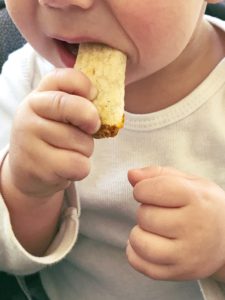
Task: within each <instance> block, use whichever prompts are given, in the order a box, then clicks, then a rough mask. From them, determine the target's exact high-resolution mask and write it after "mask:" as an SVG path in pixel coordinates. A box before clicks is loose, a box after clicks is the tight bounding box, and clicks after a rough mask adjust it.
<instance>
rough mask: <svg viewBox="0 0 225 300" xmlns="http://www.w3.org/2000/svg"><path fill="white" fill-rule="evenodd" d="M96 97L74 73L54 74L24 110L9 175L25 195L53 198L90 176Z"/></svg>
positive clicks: (19, 115)
mask: <svg viewBox="0 0 225 300" xmlns="http://www.w3.org/2000/svg"><path fill="white" fill-rule="evenodd" d="M95 96H96V91H95V90H94V88H93V87H92V84H91V83H90V81H89V80H88V78H87V77H86V76H84V75H83V74H81V73H80V72H78V71H75V70H73V69H58V70H56V71H53V72H52V73H50V74H48V75H47V76H46V77H45V78H44V79H43V80H42V81H41V83H40V84H39V86H38V88H37V89H36V90H35V91H34V92H32V93H31V94H30V95H29V96H28V97H27V98H26V99H25V101H24V102H23V103H22V104H21V105H20V107H19V109H18V112H17V114H16V117H15V121H14V124H13V129H12V135H11V142H10V151H9V157H8V161H9V164H8V166H9V174H10V176H11V179H12V181H13V184H14V185H15V186H16V187H17V189H18V190H19V191H21V192H22V193H23V194H26V195H30V196H34V197H46V196H51V195H53V194H54V193H56V192H58V191H60V190H63V189H65V188H66V187H67V186H68V185H69V184H70V182H71V181H72V180H80V179H82V178H84V177H85V176H87V175H88V173H89V169H90V161H89V158H90V156H91V154H92V152H93V145H94V143H93V138H92V136H91V134H93V133H95V132H96V131H97V129H98V128H99V126H100V120H99V117H98V113H97V110H96V108H95V106H94V105H93V103H92V102H91V101H89V100H88V99H93V98H94V97H95Z"/></svg>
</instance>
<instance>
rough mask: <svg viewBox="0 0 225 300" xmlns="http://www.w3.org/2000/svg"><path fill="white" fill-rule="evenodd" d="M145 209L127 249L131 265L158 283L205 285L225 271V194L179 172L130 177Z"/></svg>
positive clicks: (142, 171) (146, 170) (140, 172)
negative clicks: (224, 268) (205, 280)
mask: <svg viewBox="0 0 225 300" xmlns="http://www.w3.org/2000/svg"><path fill="white" fill-rule="evenodd" d="M128 178H129V181H130V183H131V184H132V185H133V186H134V198H135V199H136V200H137V201H138V202H140V203H141V205H140V207H139V209H138V213H137V223H138V225H137V226H136V227H134V228H133V230H132V231H131V234H130V237H129V242H128V246H127V256H128V260H129V262H130V264H131V265H132V266H133V267H134V268H135V269H137V270H138V271H140V272H142V273H144V274H145V275H147V276H149V277H151V278H153V279H158V280H189V279H200V278H203V277H207V276H210V275H212V274H213V273H215V272H216V271H217V270H218V269H220V268H221V267H222V266H223V265H225V192H224V191H223V190H222V189H221V188H220V187H219V186H217V185H216V184H215V183H213V182H210V181H208V180H205V179H202V178H199V177H194V176H189V175H186V174H184V173H181V172H179V171H177V170H175V169H170V168H161V167H149V168H144V169H139V170H131V171H129V174H128Z"/></svg>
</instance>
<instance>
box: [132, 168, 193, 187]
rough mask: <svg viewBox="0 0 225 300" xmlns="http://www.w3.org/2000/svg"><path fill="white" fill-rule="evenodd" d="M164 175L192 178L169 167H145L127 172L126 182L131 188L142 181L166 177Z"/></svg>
mask: <svg viewBox="0 0 225 300" xmlns="http://www.w3.org/2000/svg"><path fill="white" fill-rule="evenodd" d="M166 175H169V176H179V177H185V178H193V177H191V176H189V175H187V174H185V173H183V172H181V171H178V170H176V169H174V168H171V167H161V166H150V167H145V168H140V169H131V170H129V171H128V180H129V182H130V184H131V185H132V186H135V185H136V184H137V183H138V182H140V181H142V180H144V179H148V178H153V177H158V176H166Z"/></svg>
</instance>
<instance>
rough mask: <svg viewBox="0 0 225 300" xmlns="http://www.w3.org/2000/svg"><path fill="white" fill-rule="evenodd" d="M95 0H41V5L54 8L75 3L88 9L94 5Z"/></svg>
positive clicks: (65, 6)
mask: <svg viewBox="0 0 225 300" xmlns="http://www.w3.org/2000/svg"><path fill="white" fill-rule="evenodd" d="M94 1H95V0H39V3H40V4H41V5H46V6H49V7H52V8H67V7H68V6H71V5H74V6H78V7H80V8H83V9H88V8H90V7H91V6H92V5H93V2H94Z"/></svg>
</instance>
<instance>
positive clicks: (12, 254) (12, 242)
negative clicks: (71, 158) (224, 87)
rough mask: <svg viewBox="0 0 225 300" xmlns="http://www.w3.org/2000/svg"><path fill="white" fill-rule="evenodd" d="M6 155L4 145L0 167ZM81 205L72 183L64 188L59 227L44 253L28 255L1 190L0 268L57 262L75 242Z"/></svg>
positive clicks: (17, 269) (21, 270)
mask: <svg viewBox="0 0 225 300" xmlns="http://www.w3.org/2000/svg"><path fill="white" fill-rule="evenodd" d="M6 155H7V148H6V149H4V150H2V151H1V152H0V168H1V165H2V162H3V161H4V158H5V157H6ZM79 215H80V206H79V199H78V197H77V195H76V189H75V184H74V183H73V184H71V186H70V187H69V188H68V189H67V190H66V192H65V207H64V211H63V213H62V216H61V222H60V228H59V231H58V233H57V234H56V236H55V238H54V240H53V242H52V243H51V245H50V246H49V248H48V250H47V251H46V253H45V255H44V256H43V257H36V256H33V255H31V254H30V253H28V252H27V251H26V249H24V248H23V246H22V245H21V244H20V243H19V241H18V240H17V238H16V236H15V234H14V232H13V229H12V225H11V222H10V215H9V212H8V209H7V207H6V205H5V202H4V199H3V196H2V195H1V194H0V228H1V232H0V268H1V270H2V271H6V272H9V273H13V274H15V275H25V274H31V273H34V272H37V271H39V270H41V269H42V268H44V267H45V266H48V265H51V264H54V263H57V262H58V261H60V260H61V259H62V258H64V257H65V256H66V255H67V254H68V253H69V252H70V251H71V249H72V247H73V246H74V244H75V242H76V239H77V235H78V229H79Z"/></svg>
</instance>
